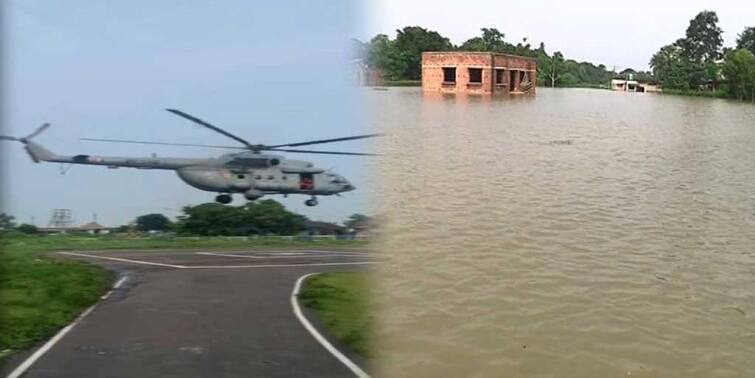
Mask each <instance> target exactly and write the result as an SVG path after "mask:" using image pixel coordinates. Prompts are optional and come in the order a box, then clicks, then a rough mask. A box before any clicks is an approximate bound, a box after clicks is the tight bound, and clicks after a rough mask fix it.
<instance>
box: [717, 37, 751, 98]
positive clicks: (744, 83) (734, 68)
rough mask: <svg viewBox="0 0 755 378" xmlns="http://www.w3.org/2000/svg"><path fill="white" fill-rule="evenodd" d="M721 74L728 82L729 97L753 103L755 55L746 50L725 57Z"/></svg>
mask: <svg viewBox="0 0 755 378" xmlns="http://www.w3.org/2000/svg"><path fill="white" fill-rule="evenodd" d="M723 74H724V76H725V77H726V79H727V80H728V82H729V86H728V89H729V95H730V96H732V97H734V98H736V99H738V100H740V101H742V100H745V99H746V98H748V97H749V98H750V101H753V102H755V55H753V53H751V52H750V51H749V50H747V49H744V48H742V49H737V50H734V51H732V52H730V53H729V54H728V55H727V56H726V61H725V63H724V65H723Z"/></svg>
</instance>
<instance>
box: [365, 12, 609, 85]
mask: <svg viewBox="0 0 755 378" xmlns="http://www.w3.org/2000/svg"><path fill="white" fill-rule="evenodd" d="M480 31H481V32H482V34H481V35H480V36H479V37H474V38H470V39H468V40H466V41H465V42H464V43H462V44H461V45H459V46H455V45H453V44H452V43H451V42H450V41H449V40H448V38H445V37H443V36H442V35H440V33H438V32H435V31H432V30H427V29H425V28H422V27H419V26H407V27H405V28H403V29H401V30H397V31H396V32H397V34H396V38H395V39H393V40H392V39H390V37H388V36H387V35H385V34H378V35H376V36H375V37H374V38H372V39H371V40H370V41H369V42H366V43H362V42H359V41H356V42H355V44H356V46H355V50H356V54H357V55H358V57H359V58H362V59H364V60H365V62H366V63H367V64H368V65H370V66H372V67H376V68H378V69H380V70H382V72H383V75H384V78H385V80H386V81H387V82H388V83H392V82H400V83H401V82H403V83H412V84H416V83H417V82H416V80H419V79H420V75H421V64H422V52H424V51H492V52H499V53H505V54H514V55H520V56H526V57H531V58H535V59H537V64H538V74H537V79H538V84H539V85H547V86H554V87H600V86H604V87H607V85H608V82H609V81H610V80H611V78H613V77H614V76H616V73H615V72H613V71H608V70H607V69H606V67H605V66H604V65H602V64H601V65H598V66H596V65H594V64H592V63H589V62H577V61H575V60H572V59H565V58H564V56H563V54H561V53H560V52H558V51H557V52H554V53H553V55H549V54H548V53H547V52H546V51H545V45H544V44H542V43H541V44H540V45H539V46H538V47H537V48H534V49H533V48H532V46H531V45H530V44H529V43H527V39H526V38H525V39H524V40H523V41H522V42H521V43H517V44H513V43H510V42H507V41H506V39H505V37H506V36H505V34H504V33H502V32H500V31H499V30H498V29H495V28H482V29H480Z"/></svg>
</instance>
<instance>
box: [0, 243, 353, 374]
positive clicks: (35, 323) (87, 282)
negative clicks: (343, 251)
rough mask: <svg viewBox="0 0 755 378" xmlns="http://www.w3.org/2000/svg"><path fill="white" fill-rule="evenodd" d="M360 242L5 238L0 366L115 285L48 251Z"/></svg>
mask: <svg viewBox="0 0 755 378" xmlns="http://www.w3.org/2000/svg"><path fill="white" fill-rule="evenodd" d="M365 244H366V243H365V242H360V241H339V240H320V241H315V242H311V241H295V240H280V239H272V238H271V239H256V240H245V239H243V238H223V237H202V238H127V237H117V236H97V237H95V236H88V235H87V236H66V235H48V236H24V235H17V234H3V235H0V363H2V361H3V360H4V359H5V358H6V357H7V356H9V355H10V354H12V353H13V352H15V351H18V350H23V349H27V348H29V347H31V346H33V345H34V344H35V343H37V342H39V341H41V340H44V339H45V338H48V337H50V336H51V335H52V334H54V333H55V332H56V331H57V330H58V329H60V328H61V327H63V326H65V325H66V324H68V323H69V322H71V321H72V320H73V319H74V318H75V317H76V316H77V315H78V314H79V313H80V312H81V311H83V310H84V309H85V308H86V307H88V306H90V305H92V304H93V303H95V302H96V301H97V300H98V299H99V297H100V296H101V295H102V294H103V293H105V292H106V291H107V290H108V289H109V288H110V286H111V284H112V280H113V276H112V274H111V273H110V272H108V271H106V270H104V269H102V268H100V267H97V266H94V265H90V264H87V263H82V262H75V261H65V260H60V259H52V258H50V257H48V256H46V255H47V254H46V253H45V252H50V251H72V250H76V251H83V250H106V249H155V248H172V249H198V248H202V249H213V250H222V249H230V248H244V249H256V248H270V247H280V248H306V247H310V248H311V247H312V246H313V245H316V246H318V247H328V248H338V247H347V248H348V247H352V248H353V247H359V246H364V245H365Z"/></svg>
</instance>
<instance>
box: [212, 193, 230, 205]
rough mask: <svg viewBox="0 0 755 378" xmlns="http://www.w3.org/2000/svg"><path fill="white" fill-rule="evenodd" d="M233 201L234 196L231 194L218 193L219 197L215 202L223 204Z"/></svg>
mask: <svg viewBox="0 0 755 378" xmlns="http://www.w3.org/2000/svg"><path fill="white" fill-rule="evenodd" d="M231 201H233V197H231V196H230V195H229V194H218V195H217V197H215V202H218V203H222V204H223V205H226V204H229V203H231Z"/></svg>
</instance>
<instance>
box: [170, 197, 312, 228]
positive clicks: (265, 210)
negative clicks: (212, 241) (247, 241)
mask: <svg viewBox="0 0 755 378" xmlns="http://www.w3.org/2000/svg"><path fill="white" fill-rule="evenodd" d="M183 212H184V215H182V216H180V217H179V221H178V227H177V228H178V231H179V233H181V234H191V235H255V234H263V235H264V234H279V235H291V234H294V233H297V232H300V231H302V230H304V229H305V222H306V220H307V218H306V217H305V216H303V215H300V214H296V213H293V212H290V211H288V210H286V208H285V207H284V206H283V205H281V204H280V203H278V202H276V201H274V200H271V199H268V200H262V201H256V202H249V203H247V204H246V205H244V206H238V207H235V206H225V205H221V204H218V203H205V204H201V205H198V206H187V207H184V209H183Z"/></svg>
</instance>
